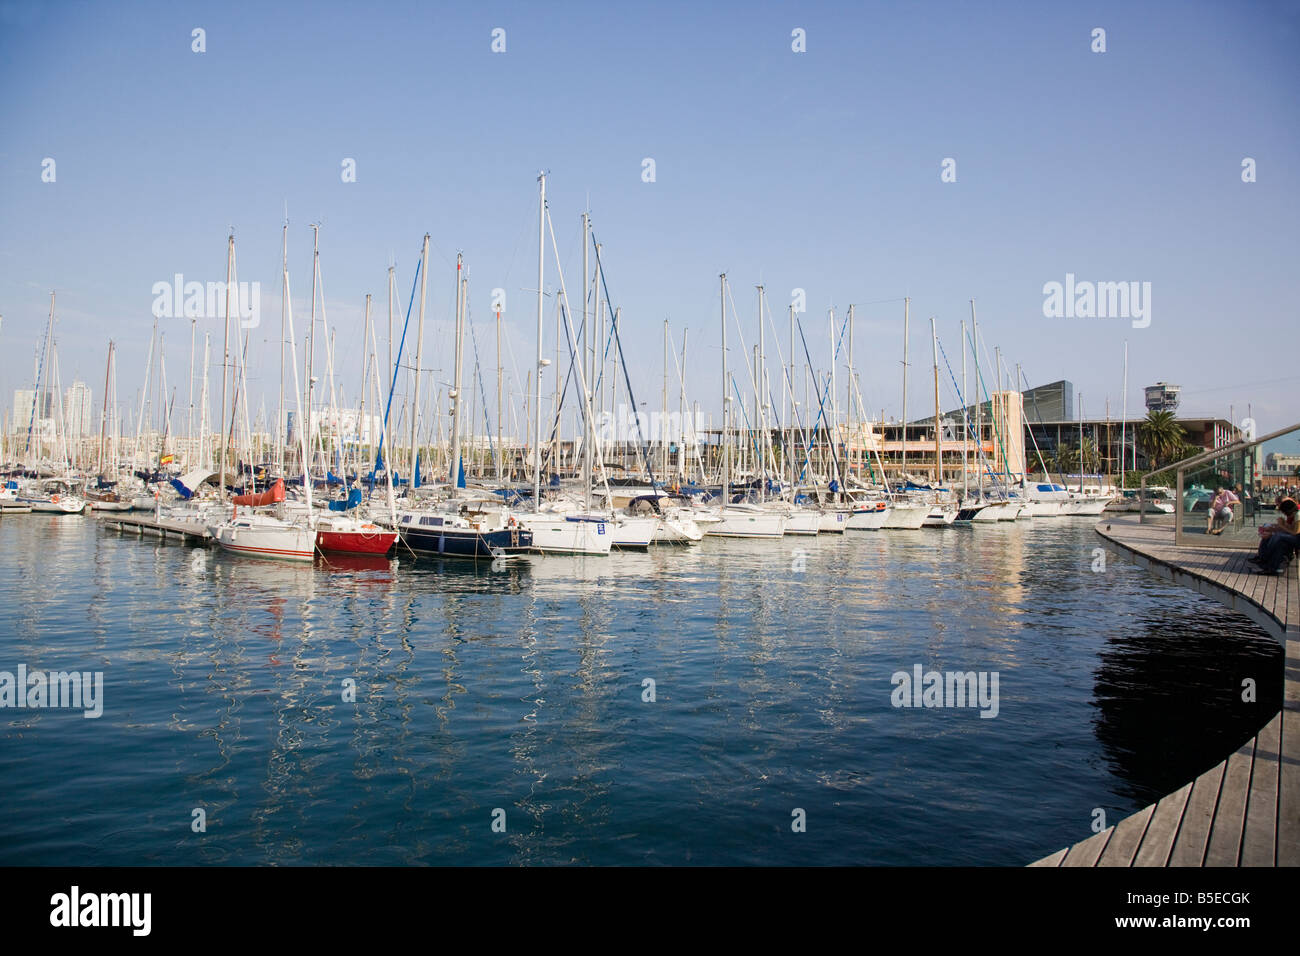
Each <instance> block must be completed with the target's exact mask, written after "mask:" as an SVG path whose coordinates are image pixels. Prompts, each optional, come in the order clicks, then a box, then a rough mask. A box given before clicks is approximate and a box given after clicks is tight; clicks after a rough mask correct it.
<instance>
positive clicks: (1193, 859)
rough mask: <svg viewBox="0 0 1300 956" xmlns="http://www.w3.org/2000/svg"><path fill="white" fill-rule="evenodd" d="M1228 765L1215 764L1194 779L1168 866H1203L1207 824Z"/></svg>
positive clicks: (1207, 837)
mask: <svg viewBox="0 0 1300 956" xmlns="http://www.w3.org/2000/svg"><path fill="white" fill-rule="evenodd" d="M1226 764H1227V762H1226V761H1225V762H1224V763H1220V764H1215V765H1214V766H1213V767H1211V768H1210V769H1209V770H1207V771H1205V773H1203V774H1201V775H1200V776H1199V777H1197V778H1196V781H1195V782H1194V783H1193V784H1192V793H1191V796H1189V797H1188V798H1187V806H1186V807H1185V808H1184V810H1183V822H1182V825H1181V826H1179V828H1178V835H1177V836H1176V837H1175V838H1174V848H1173V851H1172V852H1171V853H1170V854H1169V865H1170V866H1202V865H1204V863H1205V849H1206V845H1207V844H1208V843H1209V839H1210V822H1211V821H1212V820H1213V819H1214V809H1215V807H1216V806H1218V803H1219V790H1220V787H1221V785H1222V783H1223V771H1224V768H1225V766H1226Z"/></svg>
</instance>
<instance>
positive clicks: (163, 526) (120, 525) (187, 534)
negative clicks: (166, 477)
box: [96, 511, 212, 544]
mask: <svg viewBox="0 0 1300 956" xmlns="http://www.w3.org/2000/svg"><path fill="white" fill-rule="evenodd" d="M96 518H97V519H98V520H99V521H101V522H103V525H104V527H106V528H111V529H113V530H114V531H120V532H122V533H124V534H136V535H140V536H142V537H143V536H144V535H153V536H154V537H158V538H163V539H164V540H165V539H167V538H175V539H177V540H179V541H181V542H183V543H185V544H211V542H212V536H211V535H210V534H208V531H207V529H206V528H198V527H195V526H194V525H193V524H190V523H188V522H185V521H169V520H168V519H166V518H156V517H154V516H153V515H151V514H149V513H148V512H143V513H141V514H132V513H130V512H114V511H107V512H98V513H97V514H96Z"/></svg>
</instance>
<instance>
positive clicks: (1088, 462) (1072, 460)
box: [1054, 435, 1101, 475]
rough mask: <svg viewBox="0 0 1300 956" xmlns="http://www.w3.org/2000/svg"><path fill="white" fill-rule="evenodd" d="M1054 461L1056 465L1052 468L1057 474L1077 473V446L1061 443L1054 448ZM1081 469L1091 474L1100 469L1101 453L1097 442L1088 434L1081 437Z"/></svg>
mask: <svg viewBox="0 0 1300 956" xmlns="http://www.w3.org/2000/svg"><path fill="white" fill-rule="evenodd" d="M1054 463H1055V466H1056V467H1055V469H1054V470H1055V471H1056V472H1058V473H1059V474H1062V475H1073V474H1078V471H1079V446H1078V445H1062V446H1061V447H1060V448H1058V449H1057V450H1056V456H1055V458H1054ZM1083 469H1084V471H1086V472H1091V473H1093V474H1096V473H1098V472H1100V471H1101V453H1100V452H1099V451H1098V449H1097V443H1096V442H1095V441H1093V440H1092V437H1091V436H1088V435H1085V436H1084V438H1083Z"/></svg>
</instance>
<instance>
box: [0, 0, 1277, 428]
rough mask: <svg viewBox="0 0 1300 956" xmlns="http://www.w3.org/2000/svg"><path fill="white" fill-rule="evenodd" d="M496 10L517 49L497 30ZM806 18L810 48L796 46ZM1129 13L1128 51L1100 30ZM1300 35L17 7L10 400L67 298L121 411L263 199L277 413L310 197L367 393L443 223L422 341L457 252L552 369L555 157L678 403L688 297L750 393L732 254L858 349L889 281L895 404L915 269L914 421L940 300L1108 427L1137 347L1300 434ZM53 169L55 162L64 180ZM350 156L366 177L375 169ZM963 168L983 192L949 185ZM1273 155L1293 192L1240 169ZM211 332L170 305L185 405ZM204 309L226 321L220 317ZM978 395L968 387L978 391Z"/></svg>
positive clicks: (646, 357)
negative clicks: (427, 247)
mask: <svg viewBox="0 0 1300 956" xmlns="http://www.w3.org/2000/svg"><path fill="white" fill-rule="evenodd" d="M196 27H201V28H203V29H204V30H205V31H206V45H207V50H206V52H205V53H202V54H198V53H194V52H192V51H191V42H192V41H191V31H192V30H193V29H194V28H196ZM496 27H501V28H504V29H505V30H506V44H507V49H506V52H505V53H504V54H494V53H493V52H492V51H491V49H490V45H491V39H492V38H491V31H492V30H493V28H496ZM796 27H797V28H802V29H803V30H805V31H806V36H807V40H806V44H807V52H804V53H795V52H793V51H792V50H791V42H792V40H791V31H792V30H793V29H794V28H796ZM1094 27H1102V28H1104V29H1105V30H1106V46H1107V50H1106V52H1105V53H1102V54H1098V53H1093V52H1092V51H1091V49H1090V45H1091V42H1092V41H1091V31H1092V30H1093V28H1094ZM1298 53H1300V5H1298V4H1297V3H1295V2H1288V3H1258V4H1241V3H1231V4H1229V3H1221V4H1210V3H1198V2H1190V3H1168V4H1151V3H1128V2H1125V3H1114V4H1028V3H1027V4H1005V3H980V4H968V3H908V4H898V5H892V6H882V5H874V4H873V5H864V4H847V3H846V4H825V5H802V4H801V5H786V4H771V3H751V2H746V3H723V4H720V5H701V4H692V3H681V4H673V3H653V4H610V3H592V4H583V3H556V4H537V3H520V4H484V5H477V4H454V5H453V4H438V5H434V4H426V3H413V4H389V5H377V6H375V5H364V4H346V5H345V4H311V5H307V4H303V5H280V4H251V3H250V4H244V3H221V4H205V5H188V4H186V5H178V4H164V3H158V4H153V3H122V4H117V3H114V4H78V3H49V4H38V3H21V2H11V0H0V223H3V232H2V234H0V314H3V316H4V323H3V328H2V329H0V388H2V389H3V392H2V393H0V397H3V401H4V404H5V405H6V406H8V405H9V404H10V402H11V398H12V390H13V389H15V388H30V387H31V385H32V382H31V379H32V364H33V357H34V355H35V353H36V350H37V347H38V344H39V341H40V336H41V331H42V329H43V326H44V322H45V317H46V313H47V310H48V294H49V291H50V290H51V289H53V290H57V291H58V293H59V300H58V301H59V309H58V314H59V325H58V338H59V342H60V350H61V363H60V364H61V373H62V379H63V382H64V384H65V385H66V384H67V383H70V382H71V381H72V380H73V379H74V378H80V379H83V380H85V381H86V382H88V383H89V384H90V385H91V387H92V388H93V389H94V392H95V403H96V406H97V407H98V404H99V402H100V400H101V397H102V396H101V394H100V393H101V391H102V388H103V383H102V378H103V363H104V357H105V353H106V349H107V343H108V340H109V338H110V337H111V338H113V339H115V340H116V341H117V342H118V346H119V350H120V351H119V362H120V365H119V380H120V383H121V385H120V388H119V395H118V397H119V401H120V402H122V403H123V404H126V403H129V402H131V401H132V400H133V396H134V394H135V389H136V387H137V383H138V380H139V376H140V374H141V370H142V368H143V366H144V359H145V352H146V349H147V347H148V340H149V335H150V330H151V328H152V324H153V316H152V314H151V311H150V309H151V305H152V302H153V295H152V292H151V287H152V285H153V284H154V283H155V282H158V281H167V280H170V278H171V276H172V275H173V274H174V273H178V272H179V273H182V274H183V275H184V276H185V277H186V279H188V280H199V281H206V280H209V279H222V278H224V273H225V261H226V235H227V232H228V229H229V227H230V226H231V225H233V226H234V227H235V234H236V243H237V254H238V261H239V275H240V278H242V279H245V280H258V281H260V282H261V283H262V287H263V293H264V307H263V326H262V329H261V330H259V334H258V335H256V336H255V337H254V340H253V343H252V346H251V349H252V363H253V365H252V371H253V376H254V379H255V382H254V384H253V390H254V392H255V394H257V393H260V392H263V391H264V392H265V394H267V395H268V396H272V397H271V398H269V399H268V407H271V408H273V405H274V399H273V396H274V393H275V388H276V380H277V374H278V352H277V349H276V345H275V341H276V337H277V335H278V323H279V305H278V303H279V258H280V224H281V221H282V219H283V216H284V208H285V204H286V203H287V204H288V212H289V218H290V221H291V227H290V271H291V273H292V281H293V288H294V296H295V306H296V308H295V312H296V314H297V315H298V317H299V318H298V322H299V326H298V328H299V330H300V332H301V330H302V328H303V324H302V323H303V317H304V316H305V313H306V309H307V304H308V297H309V290H310V278H311V273H310V267H311V230H310V228H309V227H308V224H309V223H310V222H313V221H318V222H321V223H323V227H322V231H321V247H322V256H321V261H322V272H323V276H324V288H325V290H326V293H327V309H328V317H329V322H330V325H331V326H333V327H334V328H336V329H337V334H338V339H339V353H340V369H339V375H340V378H341V379H342V380H343V381H344V383H345V388H346V389H347V391H348V394H349V396H351V395H354V394H355V391H356V388H357V384H358V382H359V367H360V340H361V313H362V304H363V301H364V296H365V294H366V293H367V292H371V293H374V295H375V296H376V300H377V305H376V309H377V313H378V315H379V317H380V319H381V321H386V311H385V304H384V303H385V282H386V270H387V267H388V265H389V262H390V258H392V259H395V261H396V265H397V274H398V281H399V286H400V287H401V291H400V297H401V299H402V301H403V303H404V302H405V299H406V296H407V295H408V294H409V291H410V284H411V280H412V277H413V270H414V266H415V262H416V259H417V257H418V252H419V245H420V240H421V237H422V236H423V234H424V233H425V232H426V231H427V232H429V233H430V234H431V235H432V242H433V249H434V252H433V254H432V257H431V258H432V263H431V266H432V267H431V274H430V293H429V300H430V308H431V316H430V318H431V321H436V322H439V323H442V324H441V325H440V326H438V327H437V328H436V329H435V330H434V331H431V332H430V333H429V336H428V338H427V339H426V344H425V348H426V356H428V357H427V358H426V364H428V365H432V366H434V367H439V368H446V367H448V366H449V364H450V363H449V360H448V359H447V349H448V346H449V340H448V337H447V336H446V335H445V334H444V332H443V331H442V330H444V329H445V328H446V322H447V320H448V318H449V316H450V314H451V311H452V305H453V302H454V282H453V277H454V260H455V255H456V252H457V251H458V250H459V251H463V252H464V254H465V256H466V262H467V266H468V269H469V276H470V280H471V283H472V290H471V296H472V302H471V305H472V308H473V311H474V319H475V321H476V323H477V328H478V331H479V335H480V339H479V343H480V347H481V348H483V349H484V354H483V356H482V361H483V364H484V365H485V366H489V365H491V364H492V363H493V358H492V351H491V342H492V338H491V333H490V328H491V327H490V325H489V324H488V320H489V315H488V309H487V304H488V295H489V290H490V289H492V288H494V287H503V288H505V289H506V290H507V294H508V300H507V313H506V319H507V322H508V327H509V329H510V330H511V333H512V343H513V351H514V354H515V356H516V357H517V359H518V367H519V370H520V374H521V375H522V374H523V371H524V369H525V367H526V366H527V365H528V364H529V360H530V357H531V356H532V353H533V350H534V340H533V332H532V328H533V321H534V308H535V306H534V301H533V299H532V297H531V296H530V295H529V294H528V293H527V292H525V291H524V290H527V289H532V288H533V287H534V286H535V270H536V255H537V252H536V182H535V180H536V176H537V172H538V170H539V169H543V168H544V169H547V170H549V171H550V178H549V187H548V191H549V194H550V205H551V210H552V215H553V216H554V218H555V222H556V230H557V235H558V238H559V241H560V245H561V250H562V254H563V257H564V263H565V266H566V280H568V282H569V284H570V290H571V292H572V291H573V290H574V289H576V287H577V285H578V272H579V261H580V260H579V255H580V248H579V247H580V234H579V217H580V214H581V212H582V210H583V208H584V206H585V205H586V204H587V203H588V202H589V203H590V209H591V212H592V216H593V222H594V227H595V229H596V233H597V237H598V238H599V239H600V241H601V242H602V243H603V245H604V249H605V256H606V265H607V270H608V280H609V285H610V289H611V292H612V294H613V296H614V299H615V300H616V303H617V304H618V305H620V306H621V307H622V309H623V322H624V331H625V335H626V339H627V342H626V344H627V346H628V348H629V351H630V352H631V353H632V354H633V355H635V357H636V361H635V365H634V370H633V375H634V383H635V384H636V386H637V388H638V390H639V391H640V395H639V396H638V397H639V398H641V399H642V400H644V401H647V402H648V403H649V405H650V406H651V407H654V406H656V405H657V404H658V395H659V390H660V385H659V369H660V361H661V358H660V356H661V346H660V342H661V330H662V323H663V320H664V319H665V318H667V319H669V320H670V321H671V324H672V330H673V335H674V338H675V339H676V341H677V342H678V343H679V344H680V341H681V333H682V329H683V328H689V330H690V348H691V354H690V358H689V362H688V383H689V387H690V396H691V398H692V399H698V400H699V401H700V402H701V403H702V406H703V408H704V409H705V410H706V412H712V411H714V410H716V408H717V407H718V405H719V400H718V395H717V393H718V391H719V390H720V388H719V384H718V378H719V376H718V374H717V367H718V337H719V333H718V303H717V285H718V282H717V275H718V273H719V272H721V271H723V270H725V271H726V272H727V273H728V274H729V277H730V279H731V281H732V283H733V285H734V296H735V299H736V303H737V305H738V307H739V308H740V310H741V313H742V316H743V317H744V318H745V320H746V322H747V326H746V331H745V335H746V339H747V341H749V342H750V343H752V342H753V341H754V337H755V334H756V331H755V326H754V320H753V318H752V316H753V315H754V312H755V308H756V306H755V303H756V298H755V296H756V293H755V292H754V286H755V285H756V284H757V283H759V282H762V283H764V284H765V285H766V287H767V288H768V290H769V295H770V297H771V299H770V302H771V306H772V310H773V312H774V313H776V316H777V322H778V325H779V326H781V327H784V322H785V319H784V316H785V305H786V303H787V302H788V301H789V293H790V290H791V289H793V288H795V287H799V288H803V289H805V290H806V292H807V297H808V310H809V311H808V312H807V313H806V314H805V315H804V316H803V317H802V318H803V320H804V322H805V323H806V325H807V332H808V338H809V344H810V347H811V348H812V349H813V350H814V354H815V356H816V357H817V361H818V363H819V364H820V365H821V366H822V367H823V368H824V367H826V365H827V361H826V356H827V354H828V352H829V348H830V346H829V342H828V334H827V332H826V319H825V316H826V309H827V308H828V307H831V306H834V307H835V308H836V309H837V310H843V309H844V308H846V307H847V306H848V305H849V304H850V303H858V316H859V319H860V321H859V323H858V325H857V335H856V350H857V355H856V358H857V365H858V367H859V369H860V371H861V374H862V381H863V392H864V396H865V398H866V401H867V404H868V406H869V407H870V408H872V409H875V410H879V409H882V408H883V409H884V410H885V412H886V414H887V415H896V414H898V412H899V406H900V394H899V393H900V378H899V360H900V357H901V350H902V301H901V300H902V297H903V296H905V295H910V296H911V297H912V311H911V315H912V319H913V324H912V331H913V340H912V346H913V353H912V356H913V364H914V366H915V373H914V378H913V385H914V389H909V394H910V397H909V412H911V411H913V410H914V409H919V410H920V411H918V413H917V414H924V413H925V411H926V408H927V407H928V404H929V400H930V399H929V395H930V390H929V389H930V386H929V368H928V366H929V361H930V360H929V341H928V317H929V316H930V315H932V314H933V315H936V316H937V317H938V322H939V334H940V337H941V339H942V340H943V342H944V345H945V348H946V349H947V350H948V352H949V355H950V356H951V357H952V359H953V362H954V365H955V364H956V362H957V351H958V349H959V341H958V323H959V322H960V321H961V320H962V319H963V318H966V317H968V315H969V305H968V300H969V299H971V298H974V299H976V300H977V308H978V310H979V318H980V323H981V329H982V331H983V333H984V338H985V341H986V342H987V343H988V345H990V346H993V345H999V346H1001V348H1002V351H1003V354H1004V356H1005V357H1006V360H1007V361H1008V362H1009V363H1017V362H1019V363H1023V366H1024V369H1025V373H1026V375H1027V376H1028V378H1029V380H1030V382H1031V383H1033V384H1039V383H1044V382H1048V381H1052V380H1055V379H1058V378H1067V379H1069V380H1071V381H1072V382H1074V383H1075V386H1076V389H1077V390H1078V391H1081V392H1082V393H1083V397H1084V400H1085V403H1086V409H1085V410H1086V412H1087V413H1088V414H1089V415H1090V416H1099V415H1101V414H1102V413H1103V410H1104V404H1105V402H1106V400H1107V399H1109V402H1110V411H1111V414H1112V416H1118V414H1119V409H1120V404H1121V391H1122V389H1121V371H1122V366H1121V363H1122V355H1123V342H1124V341H1125V340H1127V341H1128V343H1129V357H1130V371H1129V386H1130V388H1129V408H1130V412H1131V413H1133V414H1136V412H1135V411H1134V410H1135V409H1137V408H1139V407H1140V404H1141V386H1143V385H1144V384H1150V383H1153V382H1155V381H1156V380H1158V379H1163V380H1166V381H1170V382H1175V383H1179V384H1181V385H1183V387H1184V390H1185V391H1184V406H1183V407H1184V411H1185V412H1187V413H1189V414H1213V415H1220V416H1223V417H1227V416H1228V414H1229V409H1230V406H1235V413H1236V417H1237V418H1238V419H1240V418H1242V417H1243V416H1244V415H1245V407H1246V405H1247V403H1252V405H1253V412H1254V415H1255V418H1256V420H1257V421H1258V422H1259V427H1260V429H1261V430H1266V429H1270V428H1274V427H1278V426H1280V425H1283V424H1289V423H1291V422H1292V421H1293V420H1295V419H1296V418H1297V417H1300V416H1298V415H1297V407H1296V402H1295V401H1294V396H1295V394H1296V390H1297V385H1300V372H1297V369H1296V361H1295V355H1296V344H1295V335H1296V329H1297V321H1296V318H1297V316H1296V303H1297V301H1300V295H1298V293H1300V269H1298V268H1297V265H1296V264H1297V262H1300V230H1297V221H1298V219H1300V215H1298V214H1300V201H1298V197H1300V162H1298V156H1297V147H1298V146H1300V127H1298V126H1297V123H1296V117H1297V116H1300V102H1298V101H1300V82H1297V81H1298V80H1300V56H1298V55H1297V54H1298ZM46 157H50V158H53V159H54V160H55V161H56V163H57V166H56V171H57V179H56V181H55V182H53V183H46V182H42V180H41V172H42V160H43V159H44V158H46ZM346 157H350V158H354V159H355V160H356V164H357V181H356V182H355V183H344V182H342V181H341V176H340V169H341V166H340V164H341V162H342V161H343V159H344V158H346ZM645 157H652V158H653V159H654V160H655V162H656V166H657V168H656V176H657V179H656V181H655V182H653V183H645V182H642V179H641V171H642V159H643V158H645ZM947 157H952V158H953V159H955V160H956V171H957V181H956V182H954V183H944V182H941V181H940V171H941V163H942V161H943V160H944V159H945V158H947ZM1244 157H1252V158H1254V159H1255V160H1256V163H1257V182H1254V183H1250V184H1247V183H1243V182H1242V180H1241V162H1242V159H1243V158H1244ZM588 197H589V198H588ZM1066 273H1074V274H1075V275H1076V276H1077V277H1078V278H1079V279H1081V280H1085V279H1086V280H1092V281H1120V280H1137V281H1145V282H1150V283H1151V286H1152V302H1151V324H1150V326H1149V327H1148V328H1145V329H1135V328H1132V327H1131V326H1130V323H1129V322H1128V321H1126V320H1121V319H1048V318H1044V316H1043V314H1042V307H1043V298H1044V297H1043V292H1042V288H1043V285H1044V283H1046V282H1051V281H1064V279H1065V275H1066ZM555 278H556V273H555V269H554V266H553V264H552V263H551V262H549V261H548V283H554V282H555ZM549 315H550V312H549V308H548V323H547V325H548V336H549V334H550V328H551V323H550V320H549ZM166 321H167V320H165V324H166ZM188 325H189V323H188V322H187V321H185V320H183V319H174V320H170V325H167V326H166V327H167V331H168V338H167V359H168V362H167V367H168V379H169V383H170V384H171V385H173V386H178V387H179V395H180V399H179V400H178V403H177V406H178V407H180V406H182V405H184V404H185V401H186V394H187V377H186V376H187V372H186V367H187V365H188V361H189V328H188ZM205 328H208V329H210V330H211V331H212V332H214V333H215V339H216V340H217V341H218V343H219V339H220V322H219V321H212V322H200V329H199V331H200V334H201V333H202V332H203V331H204V329H205ZM782 340H783V341H782V347H784V335H783V336H782ZM734 342H735V339H734V334H733V344H734ZM218 347H219V346H218ZM382 348H383V346H382V344H381V350H382ZM552 349H553V342H550V341H548V343H547V352H548V354H550V353H551V351H552ZM736 354H737V355H738V352H737V353H736ZM318 362H319V359H318ZM470 362H472V355H471V356H470ZM470 362H467V369H468V368H469V367H471V365H470ZM734 363H735V359H734V358H733V364H734ZM318 367H319V366H318ZM945 380H946V374H945ZM489 390H490V389H489ZM673 396H674V397H673V398H671V399H670V403H671V404H673V405H675V401H676V400H675V392H673ZM943 402H944V405H945V407H950V406H951V405H953V404H955V403H954V401H953V399H952V397H951V389H950V388H949V386H948V385H947V384H945V386H944V398H943ZM214 407H215V404H214Z"/></svg>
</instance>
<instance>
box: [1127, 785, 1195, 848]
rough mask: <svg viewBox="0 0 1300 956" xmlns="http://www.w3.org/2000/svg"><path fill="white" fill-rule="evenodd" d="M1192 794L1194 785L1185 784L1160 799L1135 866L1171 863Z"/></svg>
mask: <svg viewBox="0 0 1300 956" xmlns="http://www.w3.org/2000/svg"><path fill="white" fill-rule="evenodd" d="M1191 792H1192V785H1191V784H1190V783H1185V784H1183V785H1182V786H1181V787H1179V788H1178V789H1177V790H1175V791H1174V792H1173V793H1171V794H1167V795H1166V796H1163V797H1161V798H1160V801H1159V802H1158V803H1157V804H1156V809H1155V812H1154V813H1153V814H1151V821H1150V822H1149V823H1148V824H1147V830H1146V833H1144V834H1143V835H1142V843H1141V844H1140V845H1139V846H1138V851H1137V856H1135V857H1134V858H1133V865H1134V866H1165V865H1166V864H1167V863H1168V862H1169V852H1170V850H1172V849H1173V846H1174V837H1175V836H1176V835H1177V834H1178V825H1179V823H1181V822H1182V819H1183V807H1185V806H1186V805H1187V797H1188V795H1189V794H1191Z"/></svg>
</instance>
